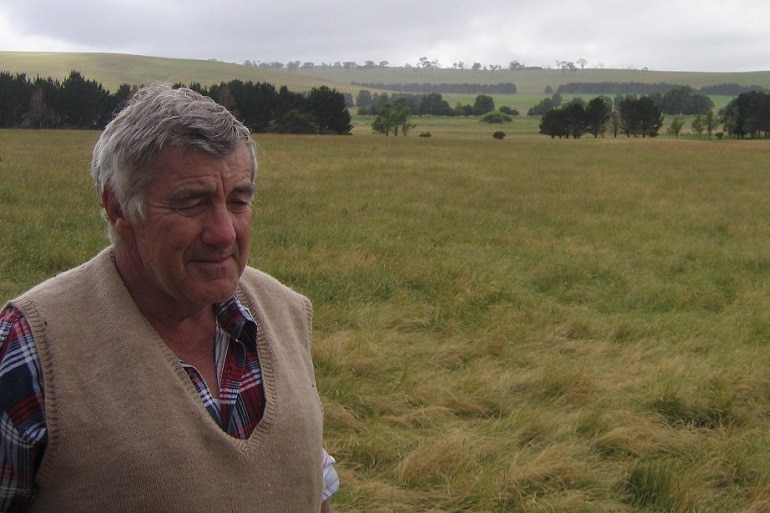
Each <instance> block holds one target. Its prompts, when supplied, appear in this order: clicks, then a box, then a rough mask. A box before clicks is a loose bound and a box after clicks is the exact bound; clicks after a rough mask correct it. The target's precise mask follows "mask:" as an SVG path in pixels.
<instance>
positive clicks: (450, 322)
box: [0, 129, 770, 512]
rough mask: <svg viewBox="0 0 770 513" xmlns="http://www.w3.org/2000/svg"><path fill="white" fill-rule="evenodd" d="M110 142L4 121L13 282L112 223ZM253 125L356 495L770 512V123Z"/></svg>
mask: <svg viewBox="0 0 770 513" xmlns="http://www.w3.org/2000/svg"><path fill="white" fill-rule="evenodd" d="M418 130H419V129H418ZM94 139H95V134H93V133H89V132H72V133H58V132H55V133H51V132H49V133H40V132H0V173H2V176H3V180H2V182H0V197H2V202H1V203H0V236H2V238H3V241H4V243H3V244H2V245H0V265H2V267H0V284H1V285H2V294H3V297H10V296H11V295H13V294H15V293H17V292H19V291H21V290H23V289H24V288H26V287H27V286H28V285H29V284H31V283H34V282H35V281H37V280H39V279H40V278H41V277H43V276H45V275H50V274H53V273H55V272H57V271H59V270H61V269H64V268H66V267H68V266H70V265H74V263H76V262H78V261H80V260H82V259H85V258H87V256H88V255H89V254H92V253H93V252H95V251H96V250H97V249H98V248H99V247H101V246H102V245H103V244H104V243H103V234H102V232H103V230H102V228H101V225H100V220H99V217H98V213H97V201H96V198H95V195H94V193H93V192H92V191H91V187H90V185H89V184H88V181H87V178H86V167H87V166H86V164H87V160H88V151H89V149H90V148H89V146H90V144H92V143H93V140H94ZM257 143H258V145H259V148H260V149H259V153H260V160H261V167H260V176H259V178H258V190H259V194H258V196H259V197H258V200H257V204H256V210H255V222H254V228H253V237H254V239H253V248H252V256H251V264H252V265H254V266H257V267H260V268H262V269H263V270H265V271H267V272H270V273H272V274H273V275H275V276H276V277H278V278H279V279H281V280H283V281H284V282H286V283H288V284H290V285H291V286H293V287H294V288H296V289H297V290H299V291H301V292H303V293H304V294H306V295H308V296H309V297H310V298H311V299H312V300H313V302H314V305H315V309H316V313H315V334H314V354H315V363H316V367H317V376H318V385H319V390H320V392H321V395H322V398H323V401H324V405H325V412H326V443H327V446H328V449H329V450H330V451H331V452H332V453H333V454H334V455H335V457H336V458H337V459H338V461H339V463H338V469H339V471H340V474H341V477H342V483H343V486H342V489H341V491H340V492H339V493H338V495H337V496H336V498H335V508H336V510H337V511H340V512H347V511H351V512H352V511H367V512H380V511H381V512H386V511H388V512H413V511H425V512H428V511H430V512H450V511H452V512H454V511H469V512H471V511H472V512H502V511H512V512H535V511H538V512H539V511H576V512H578V511H579V512H589V511H590V512H594V511H595V512H607V511H610V512H612V511H615V512H631V511H650V512H653V511H667V512H668V511H676V512H686V511H699V512H723V511H745V512H749V511H765V510H767V508H768V505H770V464H769V463H768V461H770V425H768V422H767V417H768V412H770V373H768V371H767V367H768V360H769V359H770V358H768V356H767V355H768V341H770V309H769V308H768V307H770V295H769V294H768V285H767V283H768V276H769V275H770V229H769V228H768V223H767V222H766V220H767V219H769V218H770V204H769V203H768V202H767V200H766V195H767V194H766V191H767V190H768V189H770V175H768V162H770V143H768V142H766V141H745V142H742V141H705V140H704V141H692V140H680V141H675V140H672V139H662V138H661V139H653V140H650V139H645V140H642V139H593V138H589V139H581V140H578V141H575V140H562V141H559V140H556V141H552V140H551V139H548V138H536V137H511V138H506V139H505V140H503V141H496V140H493V139H492V138H491V137H483V138H482V137H462V136H460V135H455V134H452V133H450V131H447V132H446V133H442V134H440V135H438V136H434V137H431V138H430V139H425V138H418V137H407V138H401V137H400V138H393V137H382V136H380V137H375V136H371V137H364V136H359V135H354V136H352V137H338V138H332V137H311V136H307V137H305V136H259V137H257ZM39 187H42V189H40V188H39Z"/></svg>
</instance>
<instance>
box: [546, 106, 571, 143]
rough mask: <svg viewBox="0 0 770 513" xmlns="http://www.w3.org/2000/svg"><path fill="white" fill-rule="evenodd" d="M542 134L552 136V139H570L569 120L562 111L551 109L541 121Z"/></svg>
mask: <svg viewBox="0 0 770 513" xmlns="http://www.w3.org/2000/svg"><path fill="white" fill-rule="evenodd" d="M540 133H541V134H543V135H550V136H551V139H554V138H556V137H558V138H559V139H561V138H562V137H569V120H568V119H567V115H566V113H565V112H564V111H563V110H562V109H551V110H549V111H548V112H546V113H545V114H543V119H542V120H540Z"/></svg>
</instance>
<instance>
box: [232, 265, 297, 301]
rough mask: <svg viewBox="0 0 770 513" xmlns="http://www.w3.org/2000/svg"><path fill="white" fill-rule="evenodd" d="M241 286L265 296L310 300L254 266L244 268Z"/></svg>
mask: <svg viewBox="0 0 770 513" xmlns="http://www.w3.org/2000/svg"><path fill="white" fill-rule="evenodd" d="M239 287H240V288H244V289H247V290H250V291H251V292H253V293H256V294H259V295H263V296H271V297H282V298H285V299H287V300H295V301H302V302H305V301H307V302H309V300H308V299H307V298H306V297H305V296H303V295H302V294H300V293H299V292H297V291H295V290H294V289H292V288H290V287H288V286H287V285H284V284H283V283H281V282H280V281H278V280H277V279H276V278H274V277H272V276H270V275H269V274H267V273H265V272H263V271H260V270H259V269H254V268H253V267H246V269H244V271H243V274H242V275H241V281H240V285H239Z"/></svg>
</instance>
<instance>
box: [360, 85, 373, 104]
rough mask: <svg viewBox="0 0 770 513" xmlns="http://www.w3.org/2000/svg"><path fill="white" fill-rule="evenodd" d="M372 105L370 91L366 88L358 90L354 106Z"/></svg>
mask: <svg viewBox="0 0 770 513" xmlns="http://www.w3.org/2000/svg"><path fill="white" fill-rule="evenodd" d="M372 105H374V100H372V93H370V92H369V91H367V90H366V89H361V90H360V91H358V95H357V96H356V107H371V106H372Z"/></svg>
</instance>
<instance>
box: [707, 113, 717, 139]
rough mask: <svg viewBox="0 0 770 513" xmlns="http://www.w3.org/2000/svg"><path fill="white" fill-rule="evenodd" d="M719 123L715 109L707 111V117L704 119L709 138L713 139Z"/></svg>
mask: <svg viewBox="0 0 770 513" xmlns="http://www.w3.org/2000/svg"><path fill="white" fill-rule="evenodd" d="M718 124H719V119H718V118H717V116H715V115H714V111H712V110H709V111H708V112H707V113H706V117H705V118H704V119H703V126H704V127H705V128H706V133H707V134H709V139H711V134H713V133H714V130H716V128H717V125H718Z"/></svg>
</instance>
